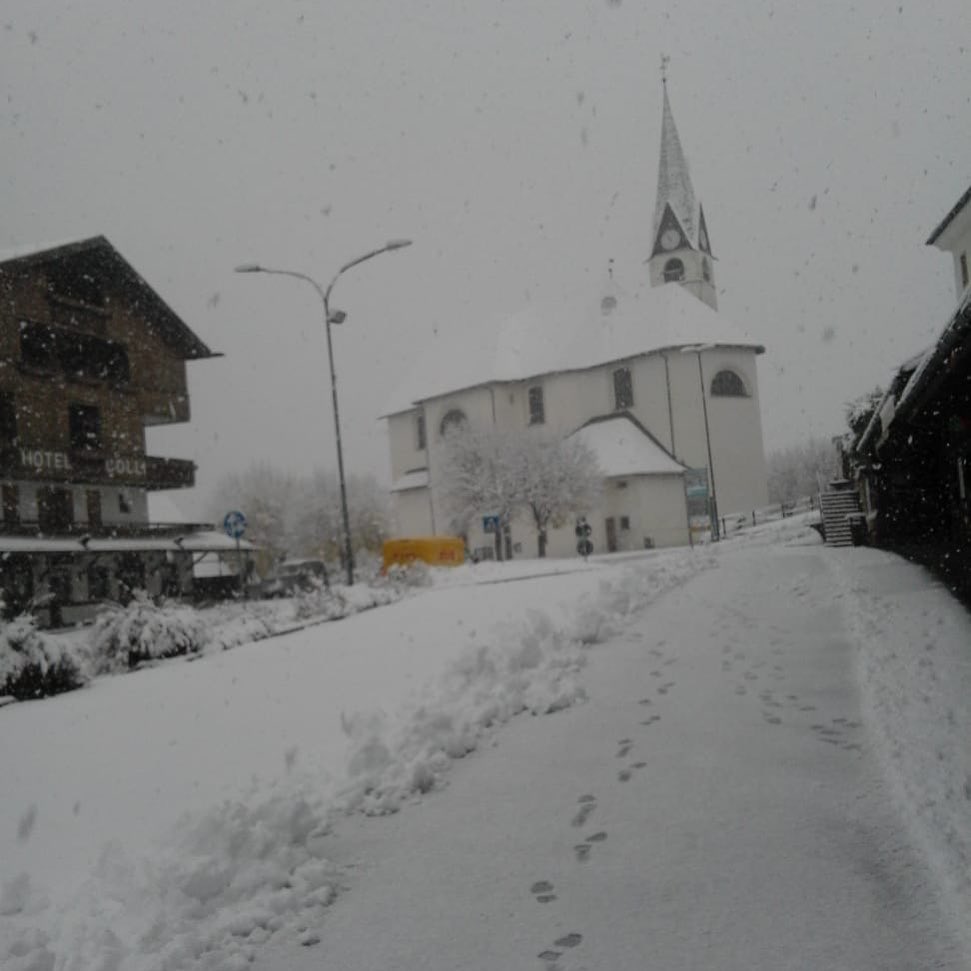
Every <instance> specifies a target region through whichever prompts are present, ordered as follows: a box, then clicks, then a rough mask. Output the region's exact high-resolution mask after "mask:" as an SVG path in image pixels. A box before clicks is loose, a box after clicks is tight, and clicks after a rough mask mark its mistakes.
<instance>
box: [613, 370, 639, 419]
mask: <svg viewBox="0 0 971 971" xmlns="http://www.w3.org/2000/svg"><path fill="white" fill-rule="evenodd" d="M633 404H634V385H633V382H632V381H631V375H630V368H626V367H622V368H618V369H617V370H616V371H614V410H615V411H623V410H624V409H625V408H630V407H632V406H633Z"/></svg>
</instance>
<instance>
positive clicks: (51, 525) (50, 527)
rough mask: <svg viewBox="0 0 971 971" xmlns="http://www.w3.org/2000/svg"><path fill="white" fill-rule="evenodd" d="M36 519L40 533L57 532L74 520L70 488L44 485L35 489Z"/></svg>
mask: <svg viewBox="0 0 971 971" xmlns="http://www.w3.org/2000/svg"><path fill="white" fill-rule="evenodd" d="M37 520H38V523H39V525H40V529H41V532H42V533H58V532H63V531H64V530H66V529H67V528H68V527H69V526H70V525H71V524H72V523H73V522H74V496H73V494H72V493H71V490H70V489H58V488H55V487H53V486H44V487H42V488H40V489H38V490H37Z"/></svg>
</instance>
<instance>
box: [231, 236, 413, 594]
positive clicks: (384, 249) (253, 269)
mask: <svg viewBox="0 0 971 971" xmlns="http://www.w3.org/2000/svg"><path fill="white" fill-rule="evenodd" d="M410 245H411V240H410V239H392V240H389V241H388V242H387V243H385V244H384V246H380V247H378V249H375V250H371V252H370V253H365V254H364V255H363V256H358V257H357V258H355V259H353V260H351V261H350V262H349V263H345V264H344V265H343V266H342V267H341V268H340V269H339V270H338V271H337V272H336V273H335V274H334V277H333V279H332V280H331V281H330V283H328V284H327V287H326V288H324V287H322V286H321V285H320V284H319V283H318V282H317V281H316V280H314V279H313V278H312V277H309V276H307V275H306V274H305V273H297V272H295V271H294V270H274V269H270V268H268V267H265V266H260V265H259V264H258V263H244V264H242V265H241V266H237V267H236V272H237V273H275V274H277V275H279V276H292V277H296V278H297V279H298V280H305V281H306V282H307V283H309V284H310V285H311V286H312V287H313V288H314V290H316V291H317V296H318V297H320V299H321V302H322V303H323V305H324V329H325V330H326V331H327V363H328V365H329V366H330V395H331V400H332V402H333V408H334V438H335V441H336V443H337V476H338V479H339V481H340V491H341V520H342V524H343V531H344V564H345V566H346V568H347V584H348V586H351V585H353V583H354V549H353V546H352V544H351V519H350V516H349V515H348V512H347V485H346V483H345V481H344V452H343V449H342V447H341V422H340V413H339V411H338V407H337V374H336V372H335V371H334V348H333V344H332V342H331V338H330V325H331V324H342V323H344V321H345V320H346V319H347V314H345V313H344V311H343V310H333V311H332V310H331V309H330V292H331V290H333V289H334V284H335V283H336V282H337V281H338V280H339V279H340V278H341V276H342V275H343V274H344V273H346V272H347V271H348V270H349V269H351V267H354V266H357V265H359V264H360V263H364V262H365V261H366V260H370V259H373V258H374V257H375V256H380V255H381V254H382V253H390V252H391V251H392V250H396V249H403V248H404V247H405V246H410Z"/></svg>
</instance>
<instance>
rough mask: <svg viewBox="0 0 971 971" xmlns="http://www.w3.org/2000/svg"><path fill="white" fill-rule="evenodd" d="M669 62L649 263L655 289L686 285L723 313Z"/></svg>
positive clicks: (663, 69) (663, 63)
mask: <svg viewBox="0 0 971 971" xmlns="http://www.w3.org/2000/svg"><path fill="white" fill-rule="evenodd" d="M667 62H668V59H667V57H662V58H661V85H662V88H663V92H664V105H663V111H662V114H661V156H660V161H659V163H658V170H657V199H656V201H655V205H654V245H653V247H652V249H651V256H650V259H649V260H648V263H649V266H650V272H651V286H660V285H661V284H663V283H673V282H677V283H680V284H681V285H682V286H683V287H684V288H685V289H686V290H689V291H690V292H691V293H693V294H694V295H695V296H696V297H697V298H698V299H699V300H703V301H704V302H705V303H707V304H708V305H709V306H710V307H712V308H713V309H715V310H717V309H718V298H717V296H716V295H715V279H714V269H713V267H712V255H711V245H710V241H709V239H708V227H707V226H706V225H705V215H704V212H703V211H702V208H701V204H700V203H699V202H698V199H697V197H696V196H695V190H694V186H693V185H692V184H691V172H690V171H689V169H688V160H687V158H686V157H685V154H684V149H683V148H682V147H681V138H680V137H679V135H678V128H677V125H675V123H674V113H673V112H672V111H671V102H670V100H669V98H668V79H667Z"/></svg>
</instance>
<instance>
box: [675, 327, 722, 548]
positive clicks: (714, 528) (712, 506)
mask: <svg viewBox="0 0 971 971" xmlns="http://www.w3.org/2000/svg"><path fill="white" fill-rule="evenodd" d="M714 346H715V345H714V344H691V345H689V346H688V347H682V348H681V353H682V354H697V355H698V384H699V385H700V387H701V409H702V413H703V414H704V416H705V444H706V445H707V447H708V478H709V479H710V480H711V482H710V493H711V494H710V498H709V508H708V521H709V523H710V524H711V538H712V539H713V540H714V541H715V542H716V543H717V542H718V540H719V539H720V538H721V533H720V532H719V529H718V499H717V498H716V495H717V494H716V492H715V463H714V462H713V461H712V458H711V430H710V429H709V427H708V398H707V397H706V395H705V374H704V371H703V370H702V368H701V352H702V351H710V350H711V349H712V348H713V347H714Z"/></svg>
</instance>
